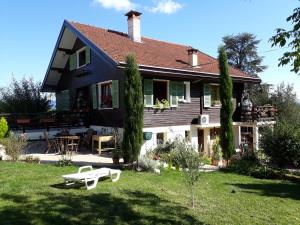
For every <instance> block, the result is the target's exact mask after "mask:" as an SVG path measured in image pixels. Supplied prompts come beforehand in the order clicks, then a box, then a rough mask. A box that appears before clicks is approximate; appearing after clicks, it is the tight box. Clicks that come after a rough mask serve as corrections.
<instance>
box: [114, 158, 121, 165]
mask: <svg viewBox="0 0 300 225" xmlns="http://www.w3.org/2000/svg"><path fill="white" fill-rule="evenodd" d="M112 160H113V163H114V164H119V163H120V158H119V157H113V158H112Z"/></svg>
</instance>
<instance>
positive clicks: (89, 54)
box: [85, 47, 91, 64]
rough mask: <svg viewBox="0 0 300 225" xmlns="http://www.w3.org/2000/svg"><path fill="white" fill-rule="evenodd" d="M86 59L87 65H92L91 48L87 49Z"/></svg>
mask: <svg viewBox="0 0 300 225" xmlns="http://www.w3.org/2000/svg"><path fill="white" fill-rule="evenodd" d="M85 59H86V62H85V63H86V64H89V63H91V49H90V47H86V48H85Z"/></svg>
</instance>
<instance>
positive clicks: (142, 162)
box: [137, 154, 162, 172]
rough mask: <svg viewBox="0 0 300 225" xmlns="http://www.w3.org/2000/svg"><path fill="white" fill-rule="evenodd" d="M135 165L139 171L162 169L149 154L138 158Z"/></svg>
mask: <svg viewBox="0 0 300 225" xmlns="http://www.w3.org/2000/svg"><path fill="white" fill-rule="evenodd" d="M137 165H138V168H139V169H141V170H143V171H150V172H156V171H158V170H159V171H160V169H161V168H162V165H161V163H160V162H159V161H158V160H153V158H152V157H151V155H149V154H145V155H142V156H139V158H138V164H137Z"/></svg>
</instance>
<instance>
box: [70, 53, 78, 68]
mask: <svg viewBox="0 0 300 225" xmlns="http://www.w3.org/2000/svg"><path fill="white" fill-rule="evenodd" d="M76 67H77V55H76V53H74V54H72V55H70V57H69V68H70V71H72V70H75V69H76Z"/></svg>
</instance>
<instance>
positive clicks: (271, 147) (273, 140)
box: [260, 122, 300, 167]
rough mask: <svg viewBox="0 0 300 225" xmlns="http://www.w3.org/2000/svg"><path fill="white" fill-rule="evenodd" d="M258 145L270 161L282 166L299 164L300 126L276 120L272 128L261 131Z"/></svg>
mask: <svg viewBox="0 0 300 225" xmlns="http://www.w3.org/2000/svg"><path fill="white" fill-rule="evenodd" d="M260 147H261V148H262V149H263V150H264V152H265V154H266V155H267V156H269V157H270V160H271V162H272V163H274V164H276V165H278V166H280V167H283V166H291V165H293V166H298V167H299V166H300V127H299V126H298V125H296V124H291V123H285V122H277V124H276V125H275V126H274V128H273V129H272V128H266V129H265V130H264V131H263V132H262V136H261V139H260Z"/></svg>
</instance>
